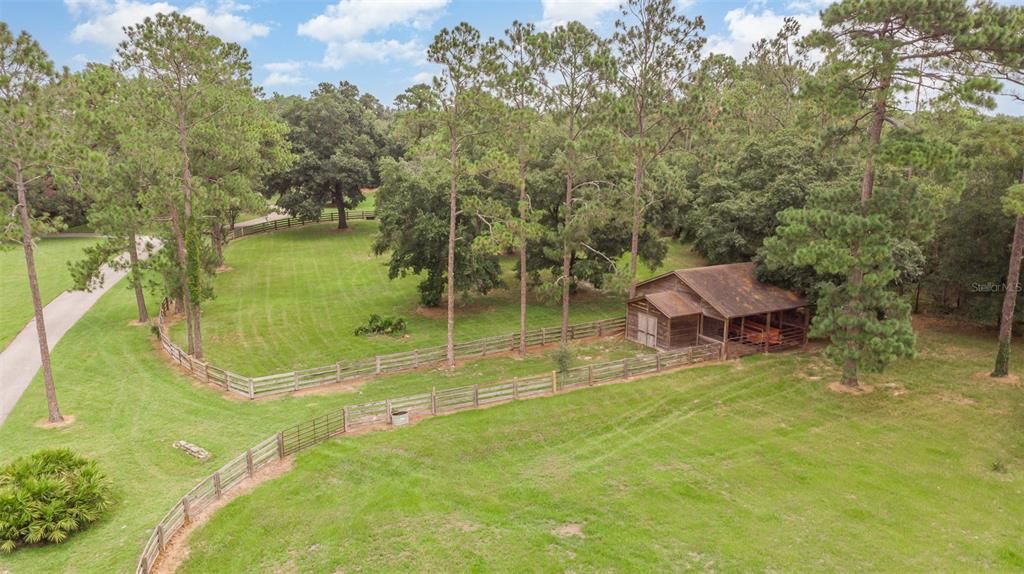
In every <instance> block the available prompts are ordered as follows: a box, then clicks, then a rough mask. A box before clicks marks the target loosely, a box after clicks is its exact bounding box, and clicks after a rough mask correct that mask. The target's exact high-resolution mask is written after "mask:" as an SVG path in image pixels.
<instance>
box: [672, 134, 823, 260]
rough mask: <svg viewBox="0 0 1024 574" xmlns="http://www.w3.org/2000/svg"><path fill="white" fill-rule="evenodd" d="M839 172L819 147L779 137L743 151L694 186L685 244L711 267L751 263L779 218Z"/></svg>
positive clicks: (797, 138)
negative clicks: (689, 243) (779, 215)
mask: <svg viewBox="0 0 1024 574" xmlns="http://www.w3.org/2000/svg"><path fill="white" fill-rule="evenodd" d="M836 172H837V167H836V166H835V164H834V163H833V162H831V161H829V160H828V159H827V158H822V157H821V153H820V151H819V149H818V148H817V145H816V143H815V142H813V141H808V139H807V138H804V137H801V136H800V134H798V133H794V132H790V131H783V132H778V133H776V134H773V135H771V136H768V137H766V138H764V139H761V140H759V141H756V142H751V143H749V144H747V145H746V146H745V147H743V148H742V149H741V150H740V152H739V154H738V155H736V156H735V157H733V158H730V159H729V160H727V161H726V162H724V165H722V166H721V167H720V168H719V170H718V171H717V172H715V173H705V174H703V175H701V176H700V177H699V178H698V179H697V182H696V185H695V187H696V189H695V190H694V194H695V197H694V199H693V200H692V209H691V210H689V212H688V213H687V215H686V222H687V225H686V234H685V236H684V237H685V238H687V239H691V240H692V241H693V242H694V246H695V247H696V248H697V251H698V252H700V254H701V255H703V256H704V257H705V258H706V259H707V260H708V262H710V263H734V262H737V261H749V260H751V259H752V258H753V257H754V255H756V254H757V252H758V250H759V249H760V248H761V244H762V242H763V241H764V239H765V238H766V237H770V236H771V235H772V233H773V232H774V231H775V227H776V226H777V225H778V214H779V213H781V212H783V211H785V210H786V209H789V208H794V207H802V206H803V205H804V201H805V200H806V198H807V195H808V193H809V191H810V189H811V188H812V187H813V186H815V185H817V184H819V183H822V182H825V181H828V180H830V179H833V178H835V176H836Z"/></svg>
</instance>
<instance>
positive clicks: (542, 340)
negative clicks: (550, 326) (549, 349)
mask: <svg viewBox="0 0 1024 574" xmlns="http://www.w3.org/2000/svg"><path fill="white" fill-rule="evenodd" d="M547 333H548V330H547V327H541V328H540V344H541V346H544V345H545V344H547Z"/></svg>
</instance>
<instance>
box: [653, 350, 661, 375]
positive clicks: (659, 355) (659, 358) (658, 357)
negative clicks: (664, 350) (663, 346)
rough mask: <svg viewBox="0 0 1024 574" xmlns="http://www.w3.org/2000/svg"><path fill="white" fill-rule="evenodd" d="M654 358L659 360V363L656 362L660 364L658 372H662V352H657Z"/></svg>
mask: <svg viewBox="0 0 1024 574" xmlns="http://www.w3.org/2000/svg"><path fill="white" fill-rule="evenodd" d="M654 358H655V360H656V361H657V363H656V364H657V365H658V366H657V371H658V372H659V373H660V372H661V353H657V354H655V355H654Z"/></svg>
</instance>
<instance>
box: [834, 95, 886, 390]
mask: <svg viewBox="0 0 1024 574" xmlns="http://www.w3.org/2000/svg"><path fill="white" fill-rule="evenodd" d="M889 82H890V79H888V78H885V79H883V80H882V81H881V82H880V84H879V85H880V91H879V96H878V99H876V100H875V104H874V106H873V109H874V112H873V113H872V116H871V125H870V126H869V127H868V153H867V158H866V159H865V162H864V179H863V180H862V181H861V187H860V204H861V205H862V206H864V205H867V203H868V201H870V200H871V195H872V193H873V192H874V189H875V152H876V150H877V149H878V146H879V144H880V143H881V141H882V126H883V125H884V123H885V114H886V112H887V105H886V102H887V98H888V89H889ZM859 249H860V247H859V243H858V242H856V241H854V244H853V247H852V251H853V254H854V256H857V254H858V252H859ZM847 282H848V283H849V284H850V285H852V286H853V291H854V292H855V293H856V292H858V291H859V287H860V285H862V284H863V283H864V270H863V269H859V268H854V269H852V270H851V271H850V275H849V277H848V279H847ZM855 297H858V295H855ZM852 303H853V307H854V308H855V309H856V310H855V311H854V310H851V311H850V312H851V313H858V314H859V313H861V312H862V311H861V310H860V305H859V304H857V303H859V301H857V300H856V299H855V300H854V301H852ZM850 334H851V337H850V343H849V344H850V345H851V346H856V345H859V343H858V342H857V338H858V336H859V335H860V329H859V328H856V327H852V328H850ZM854 352H855V354H857V353H856V349H854ZM857 372H858V364H857V360H856V359H854V358H848V359H846V361H845V362H844V363H843V377H842V380H841V383H842V384H843V385H846V386H848V387H858V386H860V383H859V381H858V378H857Z"/></svg>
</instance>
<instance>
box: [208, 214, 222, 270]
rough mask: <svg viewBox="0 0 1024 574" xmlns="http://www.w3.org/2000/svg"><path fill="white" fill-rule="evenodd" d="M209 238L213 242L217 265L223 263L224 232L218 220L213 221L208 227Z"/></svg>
mask: <svg viewBox="0 0 1024 574" xmlns="http://www.w3.org/2000/svg"><path fill="white" fill-rule="evenodd" d="M210 239H211V241H212V242H213V252H214V254H215V255H216V256H217V267H221V266H223V265H224V232H223V229H222V228H221V226H220V223H219V222H215V223H214V224H213V227H212V228H211V229H210Z"/></svg>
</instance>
